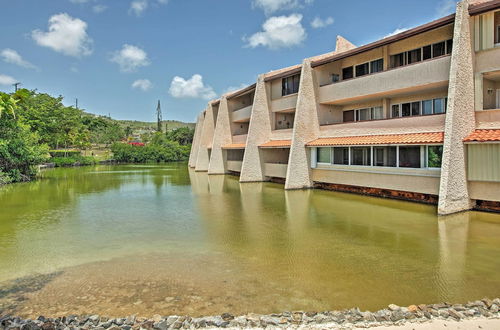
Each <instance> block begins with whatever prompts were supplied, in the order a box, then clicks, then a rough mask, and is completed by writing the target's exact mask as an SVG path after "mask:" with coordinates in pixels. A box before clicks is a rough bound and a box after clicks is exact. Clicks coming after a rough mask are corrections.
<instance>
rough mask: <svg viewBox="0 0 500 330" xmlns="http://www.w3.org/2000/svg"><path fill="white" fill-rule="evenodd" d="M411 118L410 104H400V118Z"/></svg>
mask: <svg viewBox="0 0 500 330" xmlns="http://www.w3.org/2000/svg"><path fill="white" fill-rule="evenodd" d="M408 116H411V103H403V104H401V117H408Z"/></svg>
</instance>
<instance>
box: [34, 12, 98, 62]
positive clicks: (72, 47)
mask: <svg viewBox="0 0 500 330" xmlns="http://www.w3.org/2000/svg"><path fill="white" fill-rule="evenodd" d="M31 37H32V38H33V40H35V42H36V43H37V44H38V45H39V46H42V47H48V48H51V49H52V50H54V51H56V52H59V53H62V54H64V55H68V56H75V57H81V56H87V55H90V54H92V39H91V38H90V37H89V35H88V34H87V23H85V22H84V21H82V20H81V19H79V18H73V17H71V16H70V15H68V14H66V13H62V14H57V15H54V16H52V17H50V19H49V29H48V31H47V32H44V31H40V30H34V31H32V32H31Z"/></svg>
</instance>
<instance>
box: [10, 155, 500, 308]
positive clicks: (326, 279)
mask: <svg viewBox="0 0 500 330" xmlns="http://www.w3.org/2000/svg"><path fill="white" fill-rule="evenodd" d="M498 274H500V215H498V214H490V213H479V212H467V213H461V214H458V215H453V216H449V217H437V216H436V209H435V207H433V206H428V205H421V204H415V203H409V202H402V201H394V200H387V199H380V198H372V197H366V196H358V195H352V194H344V193H335V192H329V191H321V190H308V191H285V190H284V189H283V186H281V185H279V184H274V183H246V184H239V182H238V180H237V178H235V177H231V176H208V175H207V174H206V173H197V172H194V171H190V170H188V169H187V165H186V164H184V163H181V164H168V165H125V166H98V167H85V168H70V169H55V170H47V171H45V172H43V177H42V179H41V180H39V181H36V182H32V183H27V184H15V185H9V186H4V187H1V188H0V314H2V310H3V311H4V312H5V313H6V312H12V313H17V314H20V315H21V316H31V317H35V316H37V315H62V314H81V313H89V314H90V313H97V314H101V315H109V316H124V315H129V314H138V315H142V316H151V315H153V314H162V315H168V314H189V315H193V316H197V315H207V314H217V313H222V312H230V313H246V312H256V313H272V312H279V311H284V310H331V309H343V308H351V307H354V306H359V307H360V308H362V309H370V310H376V309H379V308H383V307H385V306H386V305H387V304H389V303H396V304H400V305H409V304H418V303H435V302H442V301H449V302H465V301H467V300H472V299H477V298H482V297H485V296H489V297H498V296H500V276H499V275H498Z"/></svg>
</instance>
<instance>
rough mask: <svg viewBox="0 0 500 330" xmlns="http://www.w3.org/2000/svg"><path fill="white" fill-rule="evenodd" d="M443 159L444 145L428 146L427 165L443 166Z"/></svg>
mask: <svg viewBox="0 0 500 330" xmlns="http://www.w3.org/2000/svg"><path fill="white" fill-rule="evenodd" d="M442 160H443V146H428V147H427V167H431V168H441V163H442Z"/></svg>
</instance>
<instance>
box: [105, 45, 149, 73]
mask: <svg viewBox="0 0 500 330" xmlns="http://www.w3.org/2000/svg"><path fill="white" fill-rule="evenodd" d="M111 62H115V63H117V64H118V65H119V66H120V70H121V71H123V72H133V71H136V70H137V69H138V68H140V67H142V66H147V65H149V64H150V61H149V59H148V54H147V53H146V52H145V51H144V50H142V49H141V48H139V47H136V46H133V45H128V44H125V45H123V47H122V49H120V50H117V51H116V52H114V54H113V56H112V57H111Z"/></svg>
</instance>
